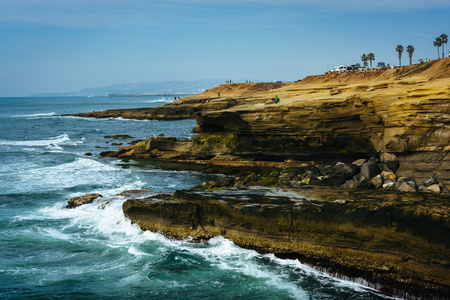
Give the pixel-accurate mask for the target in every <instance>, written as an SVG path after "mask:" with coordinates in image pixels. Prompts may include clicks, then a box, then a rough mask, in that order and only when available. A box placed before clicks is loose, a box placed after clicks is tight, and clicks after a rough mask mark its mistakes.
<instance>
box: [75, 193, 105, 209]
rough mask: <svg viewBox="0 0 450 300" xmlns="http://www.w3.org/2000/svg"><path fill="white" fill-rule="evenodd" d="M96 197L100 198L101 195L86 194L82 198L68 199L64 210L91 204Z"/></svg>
mask: <svg viewBox="0 0 450 300" xmlns="http://www.w3.org/2000/svg"><path fill="white" fill-rule="evenodd" d="M98 197H102V195H100V194H95V193H92V194H86V195H84V196H79V197H73V198H70V199H69V200H67V206H66V208H75V207H78V206H80V205H83V204H88V203H92V202H93V201H94V200H95V199H97V198H98Z"/></svg>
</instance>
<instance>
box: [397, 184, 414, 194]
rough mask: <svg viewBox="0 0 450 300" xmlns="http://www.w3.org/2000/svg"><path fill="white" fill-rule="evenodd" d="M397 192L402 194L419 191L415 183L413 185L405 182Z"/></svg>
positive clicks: (399, 185) (399, 186)
mask: <svg viewBox="0 0 450 300" xmlns="http://www.w3.org/2000/svg"><path fill="white" fill-rule="evenodd" d="M397 190H398V191H400V192H409V193H412V192H416V191H417V189H416V187H415V183H413V182H412V181H405V182H402V183H399V184H398V187H397Z"/></svg>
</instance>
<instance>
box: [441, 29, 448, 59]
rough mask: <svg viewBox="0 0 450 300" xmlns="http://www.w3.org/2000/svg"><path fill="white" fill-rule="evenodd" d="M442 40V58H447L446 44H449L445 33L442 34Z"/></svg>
mask: <svg viewBox="0 0 450 300" xmlns="http://www.w3.org/2000/svg"><path fill="white" fill-rule="evenodd" d="M440 38H441V43H442V58H444V57H445V51H444V44H447V42H448V36H447V35H446V34H445V33H443V34H441V36H440Z"/></svg>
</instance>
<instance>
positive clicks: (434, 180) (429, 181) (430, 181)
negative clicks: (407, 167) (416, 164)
mask: <svg viewBox="0 0 450 300" xmlns="http://www.w3.org/2000/svg"><path fill="white" fill-rule="evenodd" d="M433 184H439V182H438V180H437V179H436V177H435V176H432V177H431V178H430V179H428V180H427V181H425V186H427V187H428V186H430V185H433Z"/></svg>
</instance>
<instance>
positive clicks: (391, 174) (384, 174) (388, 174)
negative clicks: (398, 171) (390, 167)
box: [381, 171, 397, 181]
mask: <svg viewBox="0 0 450 300" xmlns="http://www.w3.org/2000/svg"><path fill="white" fill-rule="evenodd" d="M381 176H382V177H383V179H384V180H386V179H390V180H392V181H395V180H397V176H395V174H394V172H390V171H381Z"/></svg>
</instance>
